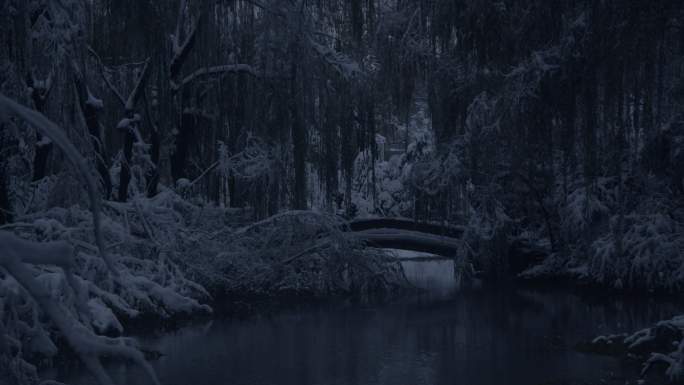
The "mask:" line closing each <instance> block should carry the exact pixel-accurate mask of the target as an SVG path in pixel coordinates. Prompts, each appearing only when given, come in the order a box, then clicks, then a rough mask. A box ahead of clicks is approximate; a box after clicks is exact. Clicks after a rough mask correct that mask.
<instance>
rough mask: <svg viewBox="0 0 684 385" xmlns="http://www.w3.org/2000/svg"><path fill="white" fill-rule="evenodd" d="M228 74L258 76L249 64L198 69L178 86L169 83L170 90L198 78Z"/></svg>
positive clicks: (179, 87) (176, 89) (178, 88)
mask: <svg viewBox="0 0 684 385" xmlns="http://www.w3.org/2000/svg"><path fill="white" fill-rule="evenodd" d="M228 72H235V73H239V72H242V73H247V74H250V75H252V76H255V77H256V76H258V75H257V72H256V71H255V70H254V68H252V66H250V65H249V64H226V65H220V66H214V67H208V68H200V69H198V70H197V71H195V72H193V73H191V74H190V75H188V76H186V77H185V78H184V79H183V80H182V81H181V83H180V84H176V83H173V82H172V83H171V89H172V90H173V91H178V90H180V89H181V88H183V87H185V86H186V85H188V84H190V83H192V82H193V81H195V80H196V79H198V78H202V77H206V76H210V75H215V74H222V73H228Z"/></svg>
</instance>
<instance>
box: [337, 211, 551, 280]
mask: <svg viewBox="0 0 684 385" xmlns="http://www.w3.org/2000/svg"><path fill="white" fill-rule="evenodd" d="M348 229H349V230H350V231H352V232H354V233H355V234H356V235H357V236H359V238H361V239H362V240H363V241H365V242H366V244H367V245H368V246H371V247H378V248H385V249H400V250H410V251H417V252H422V253H429V254H433V255H435V256H439V257H444V258H456V257H458V256H459V253H460V252H461V251H460V250H462V245H461V239H460V238H461V236H462V235H463V233H464V229H463V228H462V227H457V226H443V225H440V224H434V223H420V222H414V221H411V220H408V219H393V218H378V219H363V220H357V221H353V222H350V223H349V225H348ZM509 246H510V247H509V249H508V251H507V255H505V256H503V257H504V258H503V259H502V260H501V261H502V262H504V263H505V265H506V266H501V268H503V269H505V270H509V271H510V272H511V273H519V272H522V271H524V270H525V269H527V268H529V267H531V266H533V265H536V264H538V263H540V262H541V261H543V260H544V258H546V256H548V251H547V250H544V249H542V248H540V247H538V246H534V245H531V244H528V243H527V242H524V241H514V242H512V243H511V244H510V245H509Z"/></svg>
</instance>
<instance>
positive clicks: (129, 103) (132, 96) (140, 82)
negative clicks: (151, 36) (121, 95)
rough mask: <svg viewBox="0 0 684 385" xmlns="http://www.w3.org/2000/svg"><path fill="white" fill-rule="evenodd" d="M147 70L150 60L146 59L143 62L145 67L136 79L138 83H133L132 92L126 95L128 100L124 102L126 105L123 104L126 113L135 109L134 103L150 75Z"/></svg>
mask: <svg viewBox="0 0 684 385" xmlns="http://www.w3.org/2000/svg"><path fill="white" fill-rule="evenodd" d="M149 68H150V58H147V60H145V66H144V67H143V69H142V72H141V73H140V76H139V77H138V81H137V82H136V83H135V87H133V91H131V93H130V94H129V95H128V100H126V103H125V104H124V107H125V108H126V111H128V112H132V111H133V108H135V104H136V102H137V101H138V99H139V98H140V95H142V90H143V89H144V88H145V82H146V81H147V78H148V77H149V74H150V71H149Z"/></svg>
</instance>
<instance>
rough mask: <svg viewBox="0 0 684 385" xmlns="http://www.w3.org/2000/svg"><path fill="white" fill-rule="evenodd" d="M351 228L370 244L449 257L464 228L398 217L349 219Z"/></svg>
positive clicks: (456, 247) (456, 246)
mask: <svg viewBox="0 0 684 385" xmlns="http://www.w3.org/2000/svg"><path fill="white" fill-rule="evenodd" d="M348 228H349V230H351V231H353V232H354V233H356V234H357V235H358V236H359V237H360V238H362V239H363V240H365V241H366V242H367V244H368V245H369V246H374V247H381V248H390V249H402V250H411V251H420V252H424V253H430V254H435V255H440V256H444V257H448V258H453V257H454V256H455V255H456V253H457V252H458V248H459V246H460V238H461V236H462V235H463V232H464V229H463V227H460V226H448V225H441V224H437V223H433V222H417V221H413V220H410V219H399V218H368V219H357V220H353V221H351V222H349V223H348Z"/></svg>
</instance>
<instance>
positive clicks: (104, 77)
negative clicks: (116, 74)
mask: <svg viewBox="0 0 684 385" xmlns="http://www.w3.org/2000/svg"><path fill="white" fill-rule="evenodd" d="M86 48H87V49H88V52H89V53H90V54H91V55H93V57H94V58H95V60H97V63H98V64H99V65H100V75H101V76H102V79H103V80H104V81H105V83H106V84H107V87H109V89H110V90H111V91H112V93H114V95H116V98H117V99H118V100H119V102H121V105H122V106H123V107H126V99H124V97H123V95H121V93H120V92H119V90H118V89H116V87H114V84H112V82H111V80H109V78H108V77H107V75H106V74H105V66H104V63H102V59H101V58H100V56H99V55H98V54H97V52H95V50H94V49H93V48H92V47H91V46H87V47H86Z"/></svg>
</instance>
